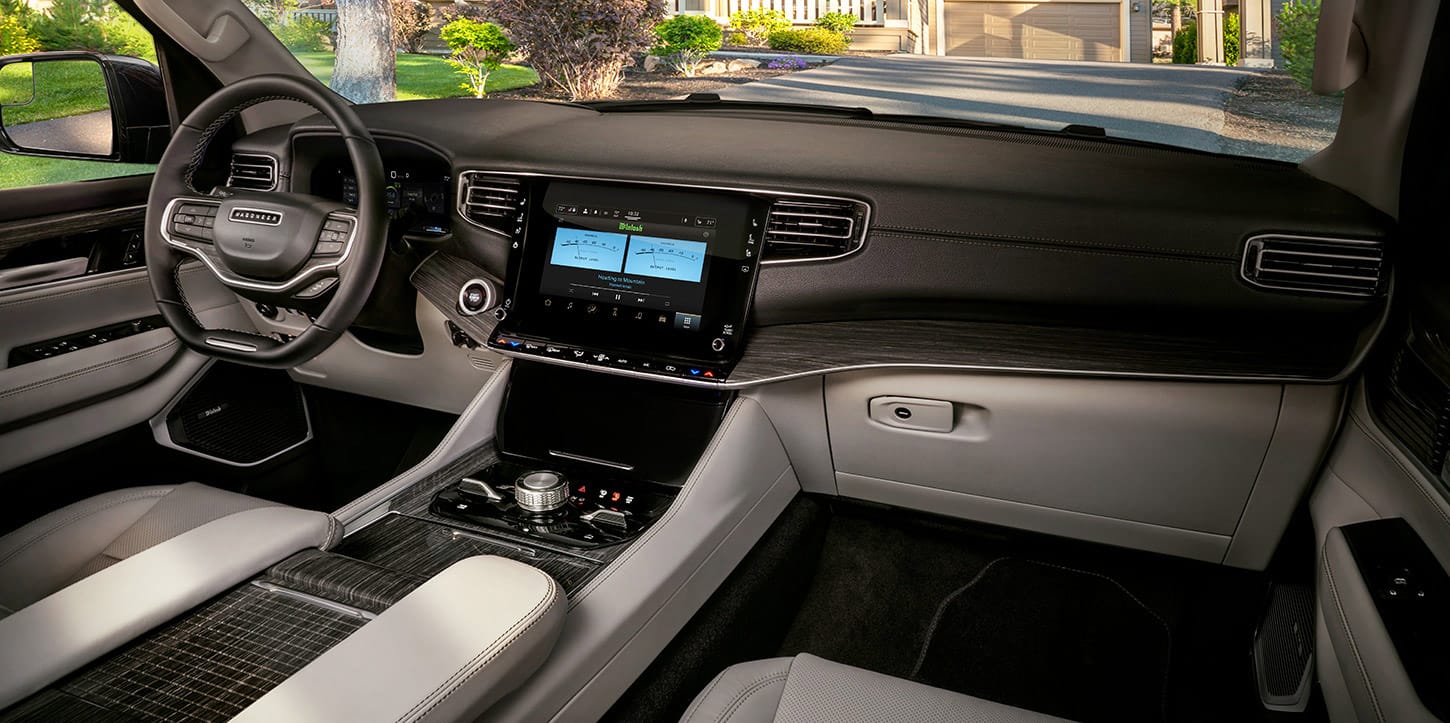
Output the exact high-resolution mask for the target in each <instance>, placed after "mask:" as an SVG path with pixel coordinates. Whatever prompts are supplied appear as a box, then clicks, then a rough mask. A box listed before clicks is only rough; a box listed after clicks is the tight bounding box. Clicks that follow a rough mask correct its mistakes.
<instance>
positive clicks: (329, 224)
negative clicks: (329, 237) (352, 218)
mask: <svg viewBox="0 0 1450 723" xmlns="http://www.w3.org/2000/svg"><path fill="white" fill-rule="evenodd" d="M322 230H323V231H340V232H342V233H348V232H350V231H352V223H351V222H349V221H348V220H347V219H342V218H329V219H327V221H326V222H325V223H323V224H322Z"/></svg>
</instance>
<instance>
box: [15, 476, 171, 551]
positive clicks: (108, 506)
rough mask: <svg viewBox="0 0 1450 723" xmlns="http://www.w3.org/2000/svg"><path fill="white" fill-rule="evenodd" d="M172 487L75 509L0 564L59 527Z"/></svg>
mask: <svg viewBox="0 0 1450 723" xmlns="http://www.w3.org/2000/svg"><path fill="white" fill-rule="evenodd" d="M173 489H175V488H174V487H172V488H169V489H165V490H148V491H146V492H138V493H136V494H132V495H128V496H126V497H123V498H121V499H118V500H113V501H112V502H110V503H109V504H106V505H103V506H101V507H97V508H95V509H87V510H80V511H77V512H76V513H75V514H72V515H70V516H68V517H65V518H63V519H61V520H58V521H56V523H55V525H54V526H52V527H51V528H49V529H47V530H46V531H45V532H44V533H43V534H41V535H40V536H38V537H34V538H32V539H30V540H29V541H28V542H26V543H25V544H23V545H21V546H20V547H17V548H15V549H14V550H12V551H10V552H9V553H8V554H6V555H5V556H4V557H0V565H4V564H5V563H7V562H9V561H10V560H11V559H12V558H14V557H15V556H16V555H19V554H20V553H22V552H24V551H26V550H28V549H30V547H31V546H33V545H35V544H36V543H37V542H40V541H41V540H43V539H45V538H47V537H49V536H51V535H52V534H54V533H56V532H58V531H59V530H60V529H61V528H63V527H66V526H67V525H70V524H71V523H74V522H77V521H79V520H81V519H84V518H86V517H90V516H91V515H94V514H96V513H98V512H102V511H104V510H109V509H111V508H112V507H116V506H117V505H121V504H125V503H127V502H134V501H136V500H139V499H144V498H147V497H165V496H166V495H169V494H171V491H172V490H173ZM133 524H134V523H133Z"/></svg>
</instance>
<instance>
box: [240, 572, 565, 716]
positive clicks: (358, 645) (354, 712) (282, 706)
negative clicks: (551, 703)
mask: <svg viewBox="0 0 1450 723" xmlns="http://www.w3.org/2000/svg"><path fill="white" fill-rule="evenodd" d="M563 625H564V592H563V590H562V589H560V588H559V585H558V583H556V582H554V580H553V578H550V577H549V576H548V575H546V574H544V573H543V572H542V571H540V570H538V569H537V568H533V567H530V566H528V565H525V564H522V563H519V562H514V561H512V560H507V559H504V558H502V557H493V556H491V555H484V556H479V557H470V558H468V559H465V560H461V561H459V562H457V563H454V564H453V565H452V566H451V567H449V568H448V569H447V570H444V571H443V572H442V573H439V574H438V575H436V576H434V577H433V578H432V579H430V580H428V582H426V583H423V585H422V586H420V587H419V588H418V589H417V590H414V591H413V592H411V593H409V594H408V595H407V596H406V597H404V598H403V599H402V600H400V601H398V603H397V604H395V605H393V606H392V607H390V608H388V609H387V610H386V611H384V612H383V614H382V615H379V616H378V618H377V620H374V621H372V622H370V623H368V624H367V625H364V626H363V627H362V629H360V630H358V631H357V632H356V633H353V634H352V636H351V637H349V638H348V639H346V640H344V641H342V642H341V643H339V644H338V645H337V647H334V648H333V649H332V650H329V651H327V652H326V653H324V654H323V655H322V657H320V658H318V659H317V660H314V661H312V663H311V664H309V665H308V666H307V667H305V668H303V669H302V670H300V671H298V672H297V674H295V675H293V676H292V677H291V678H288V679H287V680H286V681H285V682H284V683H282V685H280V686H278V687H276V688H274V689H273V690H272V691H271V692H269V693H267V694H266V695H264V696H262V697H261V698H260V699H259V700H257V702H255V703H253V704H252V705H251V706H249V707H248V708H247V709H246V710H244V711H242V713H241V715H239V716H237V717H236V718H234V719H232V720H233V721H237V722H243V723H259V722H267V723H270V722H271V721H344V720H345V721H400V722H401V721H418V720H439V721H461V720H474V719H475V718H477V717H478V715H479V714H481V713H482V712H483V711H484V710H485V709H487V708H488V706H490V705H492V704H493V702H494V701H496V700H498V699H499V698H501V697H503V696H504V695H505V694H507V693H508V692H510V691H511V690H513V689H514V688H515V687H517V686H518V685H519V684H520V683H522V682H523V681H524V680H525V679H527V678H528V676H529V675H531V674H532V673H533V672H534V671H535V670H536V669H537V668H538V667H539V665H540V664H541V663H543V661H544V659H545V658H546V657H548V655H549V651H550V650H552V649H553V647H554V641H555V640H556V639H557V638H558V635H559V631H560V630H561V629H562V628H563Z"/></svg>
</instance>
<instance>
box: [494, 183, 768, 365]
mask: <svg viewBox="0 0 1450 723" xmlns="http://www.w3.org/2000/svg"><path fill="white" fill-rule="evenodd" d="M531 183H532V187H531V188H530V189H529V193H528V194H527V196H528V198H529V201H528V207H527V211H526V213H524V214H523V216H522V219H523V220H525V221H526V223H524V224H521V225H520V226H519V227H518V230H517V232H516V234H515V237H514V243H513V251H512V254H511V255H510V259H509V268H508V279H507V284H506V291H505V293H504V299H503V302H502V304H501V306H500V317H501V321H500V323H499V324H498V326H497V327H496V328H495V330H494V333H493V334H492V336H491V337H490V338H489V340H488V345H489V346H490V347H491V348H493V349H495V350H498V351H500V352H502V353H504V354H507V355H511V356H518V357H524V358H533V359H537V360H540V361H543V362H546V363H551V364H558V365H566V366H576V367H592V368H596V369H603V370H607V371H610V372H613V373H616V374H623V375H627V376H643V377H654V378H665V379H669V380H671V381H675V382H685V383H688V384H695V385H697V386H711V385H715V384H719V383H721V382H724V381H725V380H726V379H727V378H728V376H729V374H730V370H731V369H732V368H733V367H734V365H735V363H736V362H737V361H739V358H740V349H741V342H742V340H743V335H744V329H745V321H746V317H747V314H748V313H749V310H750V301H751V296H752V294H753V292H754V288H755V279H756V275H757V271H758V263H757V262H758V260H759V257H760V250H761V246H762V237H763V232H764V228H765V224H766V216H767V214H768V212H769V203H768V201H766V200H765V199H762V198H757V197H755V196H752V195H750V194H745V193H728V192H715V191H696V190H683V189H673V188H672V189H668V190H666V189H660V188H654V187H648V186H639V185H628V184H603V183H590V182H581V181H569V180H549V179H535V180H533V181H531Z"/></svg>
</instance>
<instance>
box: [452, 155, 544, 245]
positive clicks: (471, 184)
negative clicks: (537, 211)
mask: <svg viewBox="0 0 1450 723" xmlns="http://www.w3.org/2000/svg"><path fill="white" fill-rule="evenodd" d="M462 183H463V187H462V190H461V192H460V198H459V203H458V212H459V213H460V214H463V217H464V218H466V219H468V220H469V221H472V222H473V223H475V224H477V225H479V226H482V227H484V228H486V229H488V230H490V231H496V232H498V233H501V234H504V235H506V236H508V235H518V234H520V233H522V232H523V228H522V226H523V221H524V211H525V209H526V208H527V206H528V197H527V194H526V193H525V191H524V184H523V182H522V181H520V180H519V179H517V178H512V177H510V176H496V175H493V174H491V173H479V172H477V171H467V172H465V173H464V174H463V181H462Z"/></svg>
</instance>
